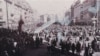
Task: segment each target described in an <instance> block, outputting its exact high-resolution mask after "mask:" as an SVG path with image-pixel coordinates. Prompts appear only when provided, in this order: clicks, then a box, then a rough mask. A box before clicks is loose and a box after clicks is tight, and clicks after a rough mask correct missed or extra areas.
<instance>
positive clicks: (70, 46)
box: [44, 27, 100, 56]
mask: <svg viewBox="0 0 100 56" xmlns="http://www.w3.org/2000/svg"><path fill="white" fill-rule="evenodd" d="M56 29H57V28H54V29H53V30H51V31H50V29H49V31H47V30H46V31H44V32H45V35H46V36H45V39H46V40H47V42H48V47H47V49H48V52H49V53H61V54H67V55H68V54H73V55H74V54H76V55H78V56H93V53H94V52H98V51H100V41H99V38H98V37H100V36H99V32H97V31H95V34H94V30H93V29H92V28H90V27H84V28H82V27H72V28H69V29H67V28H61V29H60V30H59V31H57V30H56ZM97 33H98V34H97Z"/></svg>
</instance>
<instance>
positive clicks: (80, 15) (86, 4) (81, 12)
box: [65, 0, 100, 25]
mask: <svg viewBox="0 0 100 56" xmlns="http://www.w3.org/2000/svg"><path fill="white" fill-rule="evenodd" d="M68 16H69V20H70V21H73V22H76V23H77V22H78V24H79V23H80V22H81V23H82V24H87V25H90V24H91V23H92V21H93V20H92V18H93V17H95V18H98V21H100V0H84V1H83V2H81V1H80V0H77V1H76V2H75V3H74V4H72V6H71V9H70V12H69V11H68V12H66V13H65V17H68ZM65 19H66V18H65Z"/></svg>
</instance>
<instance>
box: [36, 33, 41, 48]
mask: <svg viewBox="0 0 100 56" xmlns="http://www.w3.org/2000/svg"><path fill="white" fill-rule="evenodd" d="M35 44H36V48H38V47H39V44H40V40H39V37H38V35H37V36H36V40H35Z"/></svg>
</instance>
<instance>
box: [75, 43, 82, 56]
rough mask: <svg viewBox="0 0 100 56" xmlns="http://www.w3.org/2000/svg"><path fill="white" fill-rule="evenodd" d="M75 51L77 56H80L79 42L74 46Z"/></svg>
mask: <svg viewBox="0 0 100 56" xmlns="http://www.w3.org/2000/svg"><path fill="white" fill-rule="evenodd" d="M76 51H77V53H78V55H80V52H81V44H80V43H79V42H77V44H76Z"/></svg>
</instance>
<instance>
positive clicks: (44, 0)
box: [26, 0, 83, 16]
mask: <svg viewBox="0 0 100 56" xmlns="http://www.w3.org/2000/svg"><path fill="white" fill-rule="evenodd" d="M26 1H27V2H28V3H29V4H30V6H31V7H32V9H34V10H36V11H37V12H38V13H39V14H40V15H42V14H57V15H58V16H64V14H65V12H66V11H67V10H69V9H70V6H71V5H72V4H73V3H74V2H75V1H76V0H26ZM81 1H83V0H81Z"/></svg>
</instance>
